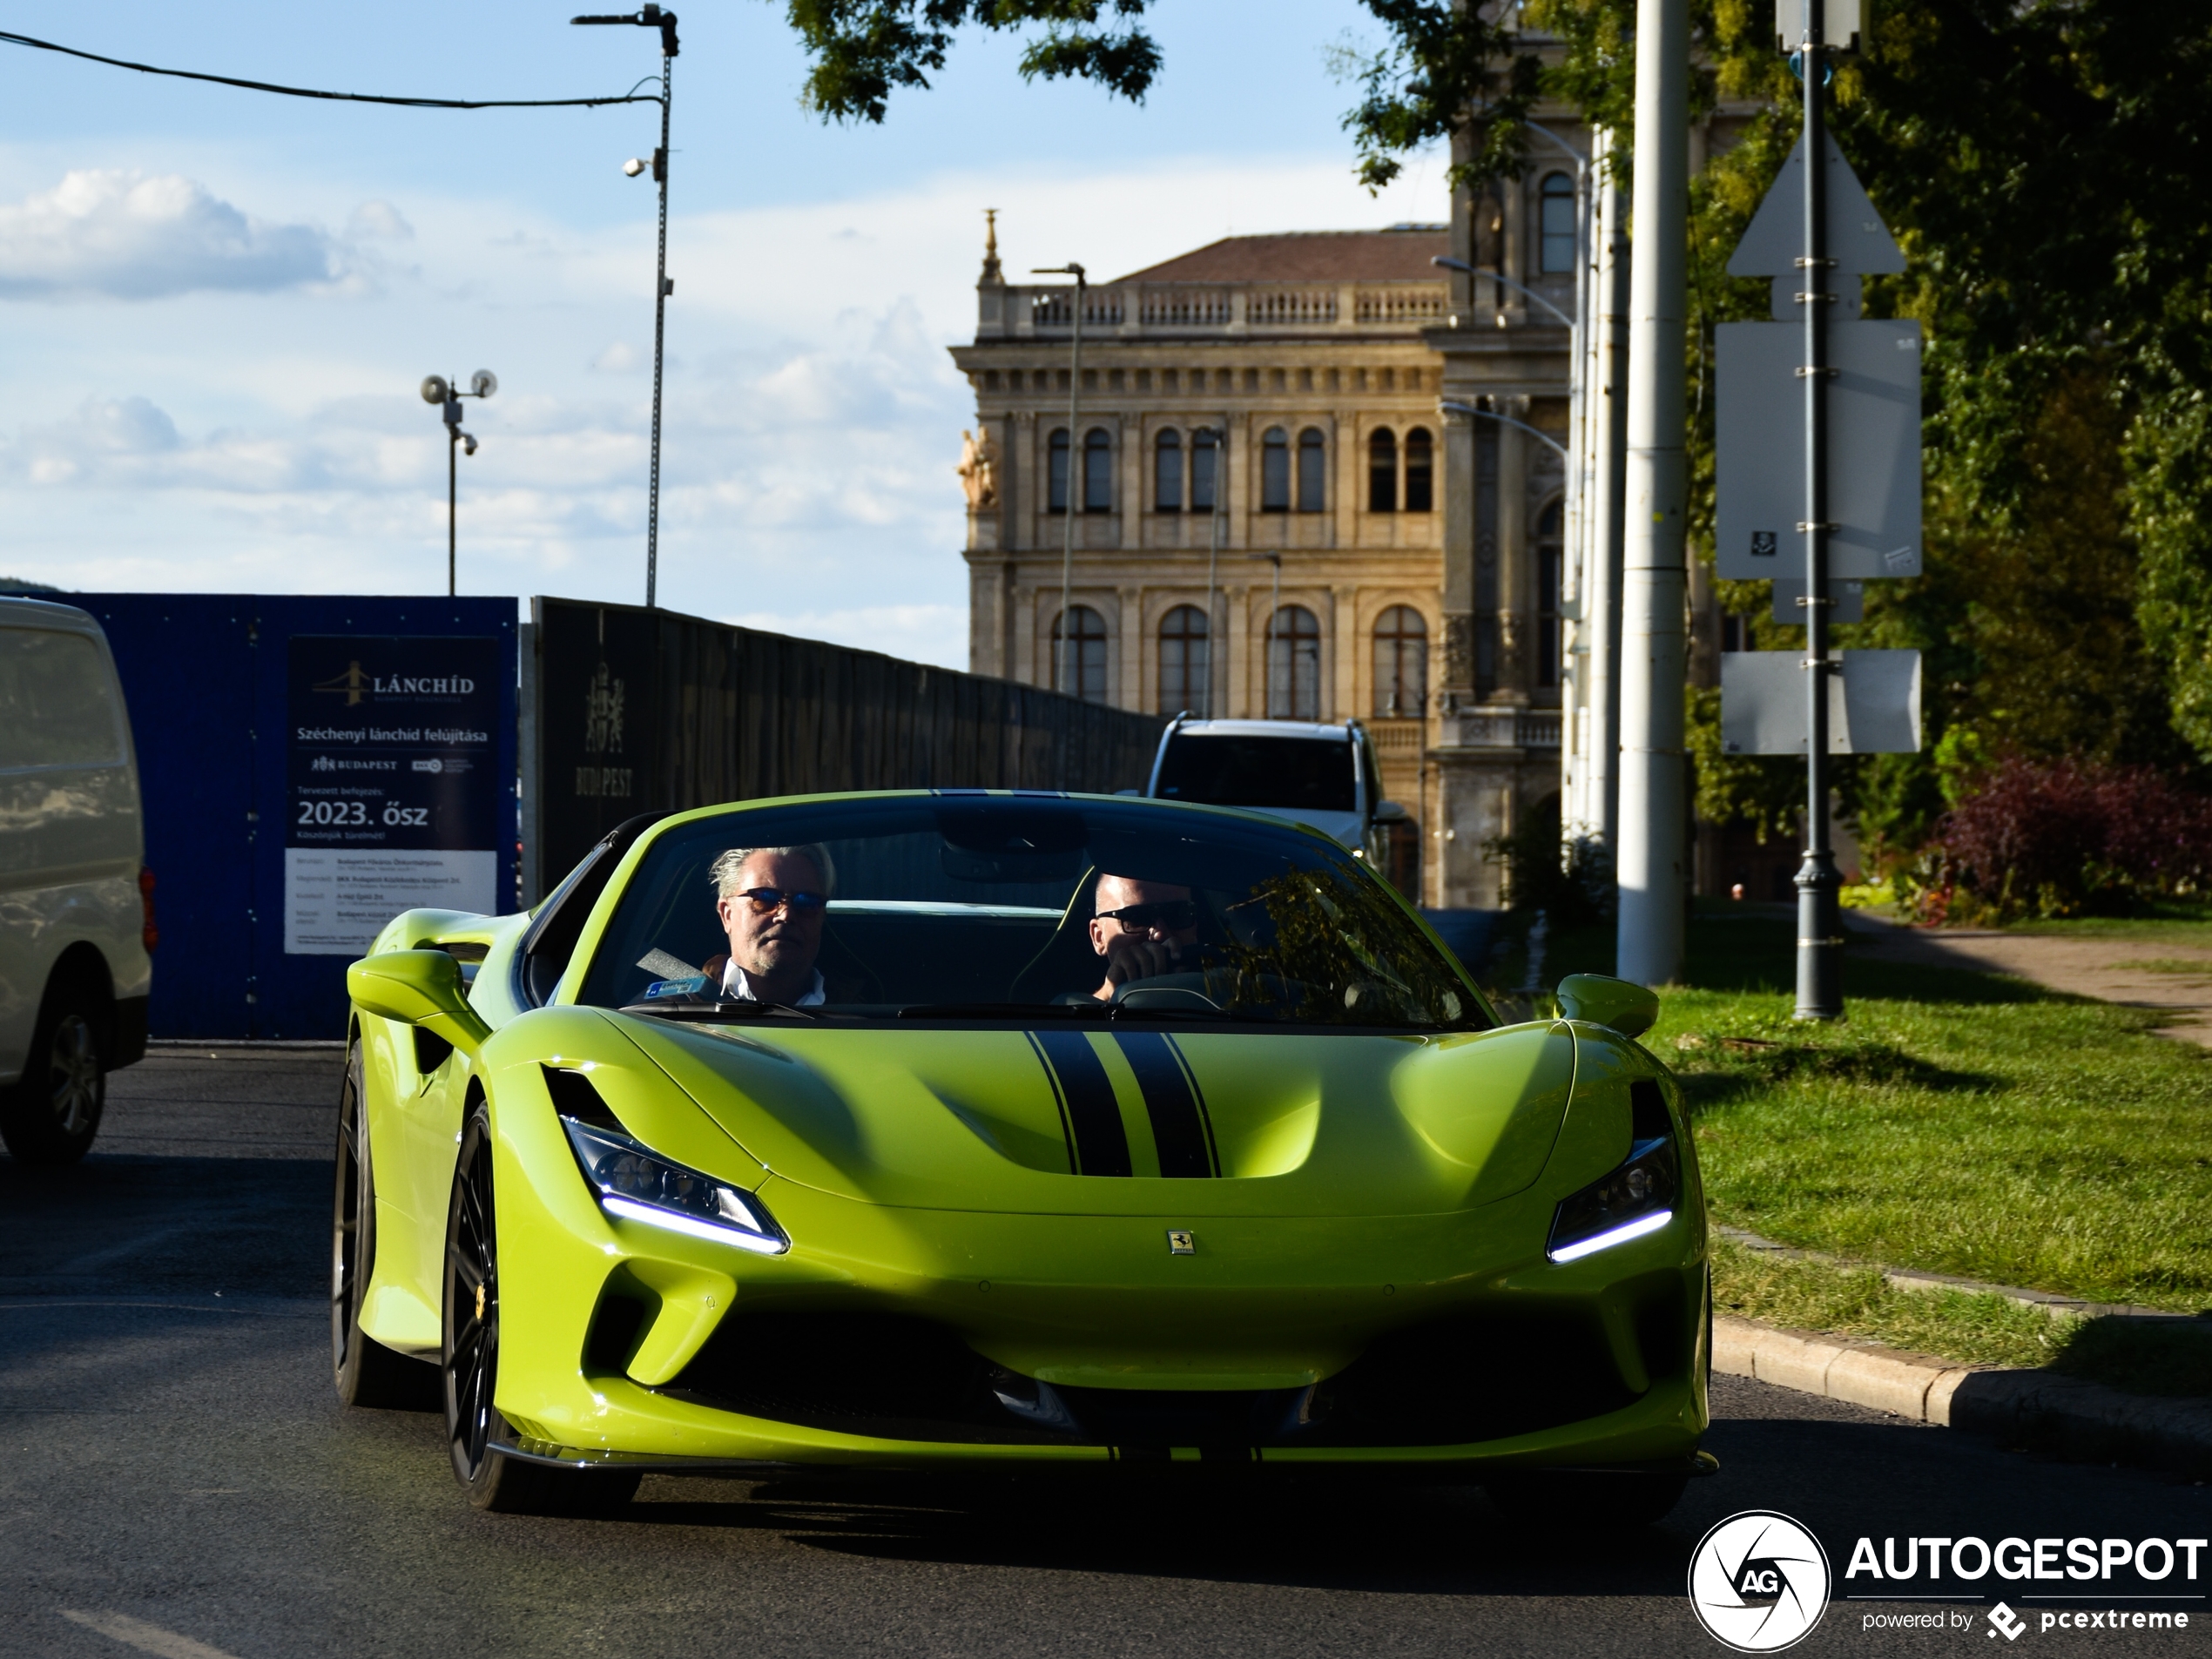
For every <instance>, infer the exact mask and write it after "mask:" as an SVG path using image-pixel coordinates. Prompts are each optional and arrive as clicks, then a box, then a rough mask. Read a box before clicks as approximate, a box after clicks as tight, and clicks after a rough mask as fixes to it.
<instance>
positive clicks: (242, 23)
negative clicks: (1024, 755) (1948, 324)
mask: <svg viewBox="0 0 2212 1659" xmlns="http://www.w3.org/2000/svg"><path fill="white" fill-rule="evenodd" d="M571 9H572V8H571ZM683 10H684V21H683V24H682V34H683V43H684V50H683V53H682V55H681V56H680V57H678V59H677V63H676V77H677V85H676V101H675V133H674V148H675V151H676V158H675V165H674V171H673V174H672V179H673V182H672V187H671V227H670V251H669V269H670V273H671V275H672V276H673V277H674V278H675V280H676V297H675V298H674V300H671V304H670V311H669V354H670V374H669V386H668V392H667V419H666V430H665V436H664V479H663V496H662V567H661V584H662V585H661V598H662V602H663V603H664V604H668V605H671V606H672V607H674V608H677V609H680V610H687V611H691V612H694V613H696V614H700V615H706V616H715V617H730V618H734V619H743V620H746V621H749V622H752V623H753V624H757V625H762V626H771V627H780V628H784V629H786V630H787V631H792V632H797V633H802V634H807V635H811V636H813V637H826V638H833V639H839V640H841V641H845V642H847V643H853V644H867V645H870V646H872V647H874V648H876V649H880V650H887V651H894V652H895V653H897V654H899V655H901V656H909V657H915V658H921V659H923V660H927V661H933V662H939V663H944V664H950V665H953V666H965V664H964V662H963V661H962V660H961V656H962V653H963V651H964V650H965V639H966V624H965V582H964V571H963V566H962V564H961V560H960V557H959V548H960V545H961V513H960V496H959V490H958V488H957V481H956V480H955V478H954V475H953V472H952V470H951V469H952V467H953V465H954V462H955V461H956V459H957V457H958V453H959V444H960V430H961V428H962V427H963V426H966V425H968V424H970V423H971V421H972V418H973V409H972V405H971V404H970V403H969V402H968V398H967V396H966V394H965V389H964V388H963V387H962V385H961V382H960V381H959V380H958V379H957V377H956V376H954V374H953V373H952V371H951V367H950V363H949V361H948V358H947V357H946V354H945V347H947V346H948V345H949V344H951V343H954V341H957V340H959V339H961V338H962V337H964V336H965V335H966V334H968V333H969V332H971V331H972V329H973V326H974V277H975V270H976V266H977V262H978V259H979V257H980V251H981V227H982V216H981V210H982V209H983V208H984V207H986V206H995V207H997V208H999V209H1000V210H1001V214H1000V227H1001V250H1002V252H1003V253H1004V255H1005V257H1006V260H1007V264H1008V271H1009V273H1010V274H1011V273H1015V272H1019V271H1025V270H1026V269H1027V268H1028V267H1029V266H1034V265H1057V264H1060V263H1062V262H1063V261H1065V260H1069V259H1075V260H1082V262H1083V263H1084V264H1085V265H1087V266H1089V268H1090V269H1091V270H1092V271H1093V272H1095V273H1101V274H1104V275H1109V276H1110V275H1117V274H1119V273H1122V272H1123V271H1128V270H1133V269H1136V268H1138V267H1140V266H1144V265H1146V264H1149V263H1151V262H1152V261H1154V260H1159V259H1162V258H1164V257H1166V256H1167V255H1169V254H1171V253H1177V252H1178V251H1180V250H1182V249H1184V248H1186V247H1190V246H1197V245H1198V244H1201V243H1203V242H1205V241H1209V240H1211V239H1213V238H1214V237H1217V236H1219V235H1223V234H1226V233H1232V232H1235V233H1244V232H1258V231H1269V230H1287V229H1329V228H1342V227H1348V226H1365V225H1380V224H1387V223H1390V222H1392V221H1393V220H1398V219H1433V218H1440V217H1441V216H1442V212H1443V207H1444V203H1443V191H1442V167H1441V165H1440V162H1438V161H1437V160H1435V159H1434V158H1426V159H1423V160H1421V161H1419V162H1417V163H1416V164H1415V165H1414V166H1413V167H1412V168H1411V169H1409V175H1408V177H1407V179H1406V180H1405V181H1404V182H1403V183H1402V184H1401V185H1399V186H1396V187H1393V190H1391V191H1390V192H1386V195H1385V196H1384V197H1382V198H1381V199H1371V198H1369V197H1368V196H1367V195H1366V192H1363V191H1361V190H1359V188H1358V187H1357V185H1354V183H1353V182H1352V177H1351V160H1352V158H1351V149H1350V145H1349V143H1348V141H1347V140H1346V138H1345V135H1344V134H1343V132H1341V130H1340V128H1339V121H1340V119H1341V116H1342V112H1343V111H1344V110H1345V107H1346V106H1347V105H1349V104H1350V103H1351V102H1352V89H1351V88H1349V87H1345V86H1341V85H1339V84H1335V83H1334V82H1332V80H1331V79H1330V78H1329V76H1328V73H1327V68H1326V64H1325V57H1324V53H1325V48H1326V47H1328V46H1329V45H1330V44H1333V43H1336V42H1338V41H1339V40H1341V39H1344V38H1345V37H1346V34H1347V31H1350V34H1351V36H1352V38H1354V39H1372V37H1373V36H1374V33H1375V31H1374V30H1373V26H1372V24H1370V23H1368V22H1367V20H1366V13H1365V12H1364V10H1361V9H1360V8H1359V6H1358V5H1357V3H1355V0H1274V3H1270V0H1159V4H1158V15H1157V19H1156V22H1155V29H1156V32H1157V35H1158V36H1159V37H1160V39H1161V41H1162V43H1163V46H1164V48H1165V51H1166V57H1167V67H1166V71H1165V73H1164V74H1163V77H1162V78H1161V80H1160V82H1159V84H1158V85H1157V88H1156V90H1155V91H1154V92H1153V94H1152V96H1151V97H1150V99H1149V100H1148V101H1147V103H1146V104H1144V105H1142V106H1130V105H1126V104H1121V103H1116V102H1114V101H1111V100H1109V99H1108V98H1105V97H1104V96H1103V94H1101V93H1100V92H1098V91H1095V90H1094V89H1092V88H1090V87H1088V86H1080V85H1076V86H1071V85H1066V84H1061V85H1050V86H1046V85H1039V86H1025V85H1024V84H1022V82H1021V81H1020V80H1019V78H1017V77H1016V75H1015V72H1014V63H1015V57H1016V56H1017V53H1018V48H1017V47H1016V45H1015V43H1013V42H1012V41H1010V40H1000V39H995V38H992V37H988V36H976V37H969V38H965V39H963V40H962V42H961V44H960V46H959V47H958V49H957V50H956V51H955V52H954V57H953V61H952V63H951V64H949V65H948V70H947V71H946V73H945V74H944V75H943V76H942V77H941V78H940V79H939V81H938V84H937V85H936V86H935V87H934V89H933V90H932V91H927V92H918V93H911V94H906V95H902V96H900V97H896V98H894V102H893V105H892V109H891V114H890V118H889V119H888V121H887V123H886V124H885V125H884V126H882V127H881V128H865V127H863V128H842V127H836V126H825V125H823V124H821V123H820V122H819V120H817V119H816V118H813V116H811V115H809V114H807V113H806V111H803V110H802V109H801V108H799V103H798V92H799V84H800V81H801V78H802V77H803V74H804V67H805V66H804V61H803V58H802V56H801V54H800V53H799V50H798V49H797V47H796V45H795V44H794V43H793V41H792V37H791V36H790V33H789V30H788V28H787V26H786V24H785V23H784V21H783V18H782V14H781V10H780V8H779V7H777V6H773V5H771V4H768V3H765V0H722V3H719V4H717V5H714V6H712V7H708V6H705V5H704V4H695V5H693V6H691V7H688V8H684V9H683ZM6 15H8V16H9V17H10V22H9V23H7V24H5V25H4V26H6V27H8V28H10V29H11V30H19V31H21V32H24V33H29V34H35V35H39V36H42V37H46V38H51V39H57V40H60V41H62V42H64V44H70V45H75V46H80V47H83V48H84V49H86V50H89V51H100V52H105V53H109V54H111V55H113V56H117V57H131V58H137V59H140V60H143V61H148V62H153V63H160V64H174V65H177V66H179V67H185V68H193V69H205V70H211V71H217V72H221V73H227V74H235V75H241V76H245V77H248V78H256V79H266V80H274V81H282V82H287V83H291V84H307V85H317V86H329V87H336V88H341V89H344V90H351V91H378V92H401V93H410V94H422V95H430V96H446V97H483V96H495V97H548V96H570V95H580V94H586V93H597V92H607V91H622V90H624V89H626V88H627V87H628V86H629V85H630V84H631V83H632V82H633V81H635V80H637V79H638V78H641V77H644V76H649V75H654V74H656V73H657V72H658V51H657V46H656V41H657V37H655V36H654V34H653V33H652V32H651V31H650V30H643V29H576V28H570V27H568V26H567V24H566V22H565V19H566V17H567V16H568V10H566V9H556V8H554V7H551V6H547V7H542V8H541V7H523V6H518V5H513V4H496V5H479V6H475V7H470V8H465V9H463V8H455V7H452V6H450V5H447V6H437V7H433V6H431V5H428V4H420V3H411V0H410V3H389V0H388V3H384V4H381V5H379V6H377V7H374V8H367V7H347V8H337V7H329V6H317V7H300V6H297V5H291V6H279V5H274V4H265V3H239V4H226V5H224V6H221V7H215V6H212V5H205V4H199V5H179V4H173V3H172V4H168V5H155V4H150V3H137V0H130V3H119V4H116V5H113V6H111V7H108V8H105V9H102V10H96V11H87V12H81V13H68V12H55V11H52V10H45V11H44V15H43V16H40V15H34V14H33V13H31V12H30V10H27V9H18V8H9V9H8V10H7V13H6ZM0 89H3V90H0V98H4V102H3V103H0V107H4V109H5V110H6V111H7V112H8V114H7V117H6V118H5V120H4V122H0V329H4V330H5V333H6V338H7V340H8V349H7V350H5V351H4V352H0V397H4V405H5V408H6V410H7V411H8V413H7V415H0V521H3V522H4V523H5V524H6V526H7V528H6V529H5V530H4V531H0V536H3V537H4V543H0V572H4V573H6V574H10V575H16V576H22V577H32V578H35V579H38V580H43V581H47V582H53V583H59V584H61V585H63V586H64V587H71V588H78V589H85V590H112V589H177V590H262V591H274V592H294V591H360V592H421V591H435V590H440V589H442V583H443V580H444V539H445V537H444V532H445V502H444V477H443V471H444V464H443V463H444V460H445V457H444V455H443V454H442V448H443V435H442V431H443V429H442V427H441V426H440V424H439V422H438V420H437V417H436V415H435V412H434V411H433V410H431V409H430V408H427V407H426V406H424V405H423V404H422V403H421V401H419V400H418V399H417V398H416V396H415V390H414V388H415V384H416V382H417V381H419V380H420V379H421V376H422V375H423V374H428V373H430V372H432V371H434V370H435V371H436V372H440V373H444V374H461V375H464V376H465V375H466V374H468V373H469V371H471V370H472V369H475V368H479V367H488V368H492V369H494V370H496V372H497V373H498V374H499V377H500V381H501V389H500V392H499V394H498V395H497V396H496V398H494V399H493V400H491V401H489V403H487V404H484V405H482V406H481V407H480V406H476V405H474V404H472V405H471V406H470V410H469V428H470V429H471V430H472V431H475V433H477V434H478V435H479V436H480V437H481V439H482V449H481V450H480V452H479V453H478V454H477V455H475V456H474V457H472V458H470V459H469V460H467V461H464V462H462V485H461V489H462V512H461V567H462V590H463V591H467V592H478V593H483V592H496V593H511V594H516V595H518V596H522V595H528V594H529V593H533V592H544V593H558V594H564V595H570V596H576V597H594V598H610V599H623V600H631V601H635V600H637V599H639V598H641V597H643V564H644V497H645V455H646V432H647V422H648V414H649V409H650V396H651V378H650V359H651V341H652V297H651V286H652V257H653V248H652V209H653V201H652V187H651V180H650V178H646V179H634V180H633V179H627V178H625V177H624V175H623V173H622V172H621V170H620V164H621V162H622V161H623V160H624V158H626V157H629V156H632V155H642V154H647V153H650V152H651V147H652V145H653V142H654V136H655V129H656V123H657V119H658V117H657V111H655V109H654V106H652V105H633V106H629V107H626V108H622V109H613V110H601V111H542V112H541V111H482V112H470V113H461V112H444V111H438V112H432V111H407V110H394V109H376V108H363V107H347V106H344V105H331V104H327V103H320V102H307V101H303V100H296V99H289V98H269V97H266V96H263V95H260V94H255V93H249V92H244V91H233V90H229V89H225V88H219V87H213V86H207V85H201V84H192V83H185V82H176V81H158V80H154V79H152V78H147V77H145V76H138V75H132V74H128V73H125V72H124V71H117V70H111V69H106V68H102V67H99V66H97V65H91V64H80V63H76V62H73V61H71V60H69V59H65V58H61V57H54V56H52V55H51V54H46V53H39V52H34V51H25V50H24V49H21V48H17V47H12V46H5V45H0Z"/></svg>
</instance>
